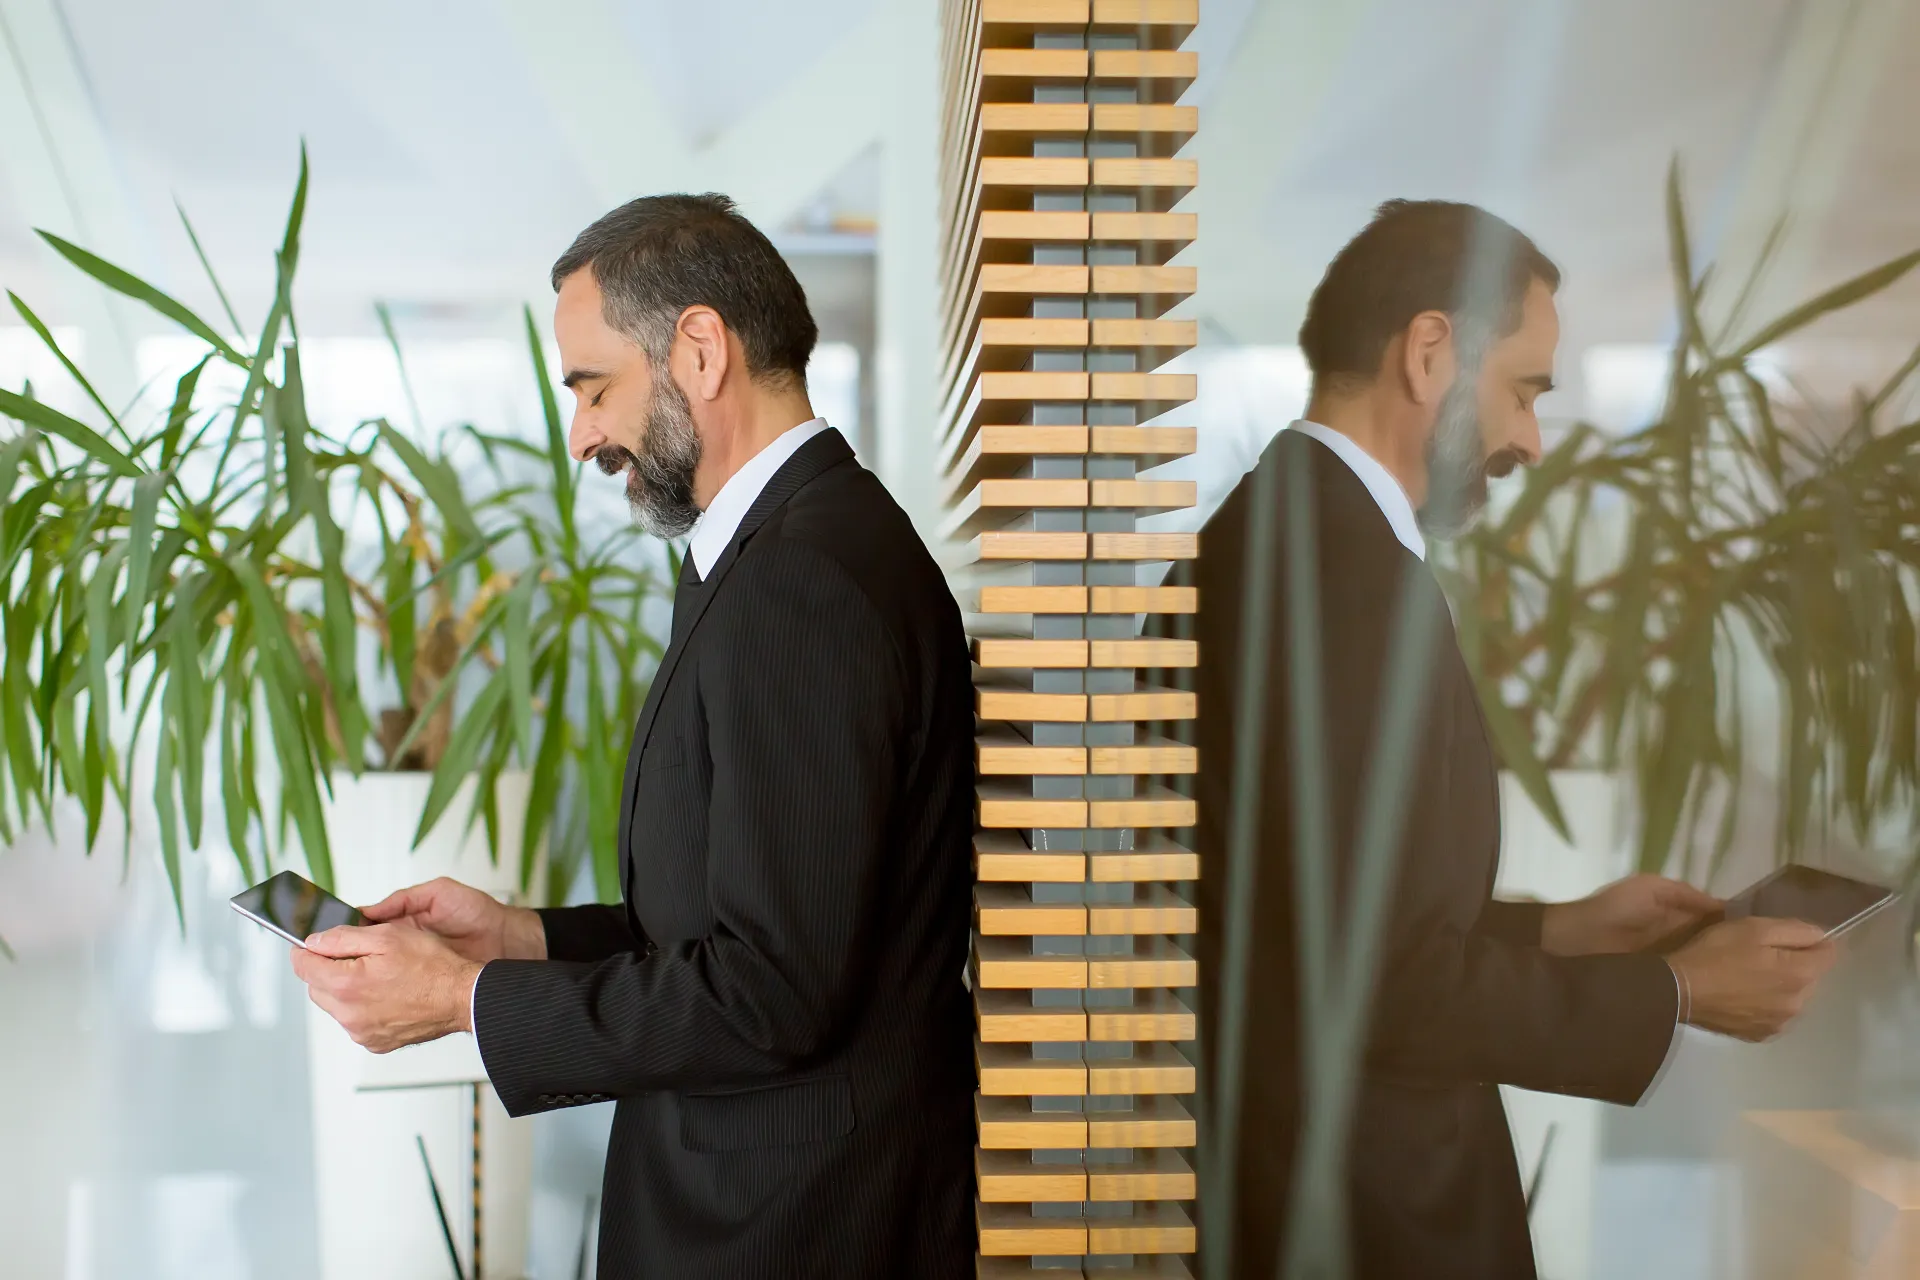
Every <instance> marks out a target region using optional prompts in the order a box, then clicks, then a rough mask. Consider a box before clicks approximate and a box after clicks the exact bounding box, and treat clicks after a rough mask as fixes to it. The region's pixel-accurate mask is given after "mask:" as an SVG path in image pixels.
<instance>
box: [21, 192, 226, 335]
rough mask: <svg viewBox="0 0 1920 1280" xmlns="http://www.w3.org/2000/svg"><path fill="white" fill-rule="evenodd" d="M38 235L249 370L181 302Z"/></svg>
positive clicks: (98, 259)
mask: <svg viewBox="0 0 1920 1280" xmlns="http://www.w3.org/2000/svg"><path fill="white" fill-rule="evenodd" d="M182 216H183V217H184V216H185V215H184V214H183V215H182ZM37 234H38V235H39V237H40V238H41V239H42V240H45V241H46V242H47V243H48V244H49V245H51V246H53V251H54V252H55V253H57V254H59V255H60V256H61V257H63V258H65V259H66V260H67V261H68V262H71V263H72V264H73V265H74V266H76V267H78V268H80V269H81V270H82V271H84V272H86V273H87V274H88V275H90V276H92V277H93V278H94V279H95V280H98V281H99V282H100V283H101V284H103V285H105V286H107V288H109V289H112V290H113V291H114V292H115V293H120V294H125V295H126V296H127V297H129V298H132V299H133V300H134V301H135V302H144V303H146V304H147V305H148V306H149V307H152V308H153V309H154V310H155V311H158V312H159V313H160V314H161V315H163V316H165V317H166V318H167V319H169V320H171V321H173V322H174V323H175V324H177V325H179V326H180V327H181V328H182V329H185V330H186V331H187V332H188V333H191V334H193V335H194V336H195V337H196V338H200V339H201V340H203V341H204V342H206V344H207V345H208V346H210V347H212V348H213V349H214V350H215V351H217V352H219V353H220V357H221V359H223V360H226V361H227V362H228V363H229V364H235V365H238V366H240V367H241V368H243V369H244V368H246V367H247V358H246V357H245V356H243V355H241V354H240V353H239V352H238V351H235V350H234V349H233V347H232V346H231V345H230V344H229V343H228V342H227V340H226V339H225V338H223V337H221V336H220V335H219V334H218V333H216V332H215V331H214V329H213V326H211V325H209V324H208V323H207V322H206V321H204V320H202V319H201V318H200V317H199V316H197V315H195V314H194V313H193V312H191V311H189V310H188V309H187V308H186V307H184V306H182V305H180V303H178V302H177V301H175V300H174V299H173V298H171V297H169V296H168V295H167V294H165V293H162V292H161V291H160V290H158V289H156V288H154V287H153V286H152V285H150V284H148V283H147V282H146V281H144V280H142V279H140V277H138V276H136V275H134V274H133V273H131V272H129V271H125V270H123V269H121V268H119V267H116V266H114V265H113V264H112V263H111V262H108V261H107V260H106V259H104V258H101V257H99V256H97V255H95V254H92V253H89V252H87V251H86V250H85V249H82V248H81V247H80V246H79V245H77V244H73V243H71V242H69V241H66V240H63V239H61V238H60V237H59V236H57V235H54V234H53V233H52V232H51V231H40V232H38V233H37ZM188 234H189V235H191V234H192V229H191V228H189V229H188ZM199 247H200V246H199V242H198V241H197V240H196V241H195V242H194V249H195V250H196V251H198V249H199ZM201 261H202V262H205V261H206V259H205V258H204V257H202V259H201ZM215 287H216V288H218V285H217V284H216V286H215ZM221 300H222V301H223V302H224V301H225V300H226V299H225V295H224V294H223V295H221ZM234 327H235V328H236V329H237V328H239V326H238V325H235V326H234Z"/></svg>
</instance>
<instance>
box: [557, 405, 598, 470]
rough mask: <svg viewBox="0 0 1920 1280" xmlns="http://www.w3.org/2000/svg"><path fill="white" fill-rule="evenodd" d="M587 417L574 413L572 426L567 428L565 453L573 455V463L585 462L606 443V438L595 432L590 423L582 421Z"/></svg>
mask: <svg viewBox="0 0 1920 1280" xmlns="http://www.w3.org/2000/svg"><path fill="white" fill-rule="evenodd" d="M586 416H587V415H585V414H583V413H579V412H577V411H576V412H575V413H574V415H573V424H572V425H571V426H569V427H568V428H567V452H568V453H570V454H572V455H573V460H574V461H575V462H585V461H586V460H587V459H589V458H591V457H592V456H593V451H594V450H595V449H598V448H599V447H600V446H601V445H603V444H605V443H606V442H607V437H606V436H605V435H603V434H602V433H601V432H600V431H598V430H596V429H595V428H594V426H593V424H592V423H591V422H585V421H582V419H583V418H585V417H586Z"/></svg>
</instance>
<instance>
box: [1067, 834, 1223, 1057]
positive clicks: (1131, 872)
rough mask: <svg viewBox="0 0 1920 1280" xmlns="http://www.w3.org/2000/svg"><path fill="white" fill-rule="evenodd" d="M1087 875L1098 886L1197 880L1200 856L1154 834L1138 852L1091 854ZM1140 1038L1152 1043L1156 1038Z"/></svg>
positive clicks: (1143, 843)
mask: <svg viewBox="0 0 1920 1280" xmlns="http://www.w3.org/2000/svg"><path fill="white" fill-rule="evenodd" d="M1087 874H1088V877H1089V878H1090V879H1091V880H1092V881H1093V882H1094V883H1095V884H1107V883H1120V882H1124V881H1129V880H1131V881H1141V880H1198V879H1199V878H1200V856H1199V855H1198V854H1196V853H1195V852H1194V851H1193V850H1191V849H1189V848H1186V847H1185V846H1184V845H1181V844H1179V843H1177V842H1175V841H1173V840H1169V839H1167V838H1166V837H1165V836H1162V835H1158V834H1155V835H1153V836H1150V837H1148V838H1147V839H1146V840H1145V841H1143V842H1142V844H1141V846H1140V847H1139V848H1137V849H1130V850H1126V851H1123V852H1113V853H1109V852H1098V853H1090V854H1088V855H1087ZM1174 932H1180V931H1179V930H1174ZM1141 1038H1142V1039H1147V1040H1150V1039H1152V1038H1153V1037H1152V1036H1143V1037H1141Z"/></svg>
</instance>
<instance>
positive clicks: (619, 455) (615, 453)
mask: <svg viewBox="0 0 1920 1280" xmlns="http://www.w3.org/2000/svg"><path fill="white" fill-rule="evenodd" d="M593 462H594V465H595V466H597V467H599V468H600V472H601V474H602V475H609V476H617V475H619V474H620V473H621V472H622V471H625V470H626V469H627V468H628V467H631V466H636V465H638V463H639V459H637V458H635V457H634V456H633V454H632V453H631V452H629V451H628V450H626V449H623V448H621V447H620V446H619V445H617V444H603V445H601V446H600V447H599V448H598V449H595V450H594V451H593Z"/></svg>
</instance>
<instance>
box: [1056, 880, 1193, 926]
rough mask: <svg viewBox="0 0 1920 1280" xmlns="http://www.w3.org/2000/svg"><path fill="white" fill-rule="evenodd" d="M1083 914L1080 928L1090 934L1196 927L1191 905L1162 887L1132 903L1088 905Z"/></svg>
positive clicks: (1155, 886) (1154, 887)
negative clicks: (1084, 916) (1084, 917)
mask: <svg viewBox="0 0 1920 1280" xmlns="http://www.w3.org/2000/svg"><path fill="white" fill-rule="evenodd" d="M1086 912H1087V914H1086V919H1085V920H1084V921H1083V922H1082V928H1084V929H1085V930H1086V931H1087V932H1088V933H1093V934H1125V933H1163V934H1174V933H1193V932H1195V931H1197V930H1198V929H1199V927H1200V924H1199V916H1198V912H1197V911H1196V910H1195V908H1194V905H1193V904H1192V903H1191V902H1188V901H1187V900H1186V899H1185V898H1182V897H1181V896H1180V895H1179V894H1177V893H1175V892H1174V891H1173V890H1171V889H1169V888H1166V887H1165V886H1164V885H1153V886H1151V887H1149V889H1148V890H1147V891H1146V893H1145V894H1144V896H1142V897H1141V898H1140V899H1138V900H1136V901H1134V902H1127V903H1089V904H1088V906H1087V909H1086ZM1036 932H1039V931H1038V930H1036ZM1064 932H1074V931H1072V930H1067V931H1064Z"/></svg>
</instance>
